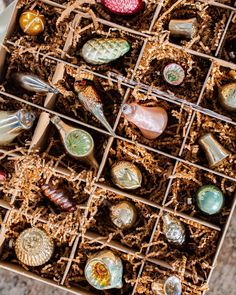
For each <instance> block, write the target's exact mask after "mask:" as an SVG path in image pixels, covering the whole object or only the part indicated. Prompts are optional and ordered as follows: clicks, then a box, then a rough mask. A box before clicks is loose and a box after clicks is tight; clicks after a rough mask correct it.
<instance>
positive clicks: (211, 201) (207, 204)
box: [197, 185, 224, 215]
mask: <svg viewBox="0 0 236 295" xmlns="http://www.w3.org/2000/svg"><path fill="white" fill-rule="evenodd" d="M197 205H198V208H199V209H200V210H201V211H202V212H203V213H205V214H208V215H214V214H217V213H219V212H220V210H221V209H222V207H223V205H224V195H223V193H222V191H221V190H220V189H219V188H218V187H217V186H215V185H204V186H202V187H201V188H200V189H199V190H198V192H197Z"/></svg>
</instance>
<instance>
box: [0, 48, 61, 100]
mask: <svg viewBox="0 0 236 295" xmlns="http://www.w3.org/2000/svg"><path fill="white" fill-rule="evenodd" d="M6 68H7V71H6V76H5V81H4V83H3V87H4V88H5V91H7V92H8V93H11V94H13V95H16V96H18V97H21V98H23V99H24V100H26V101H29V102H33V103H35V104H37V105H40V106H43V105H44V102H45V98H46V95H47V94H46V93H35V92H29V91H27V90H25V89H22V88H21V87H19V85H17V83H16V82H15V81H14V80H13V79H12V75H13V74H14V73H16V72H22V73H31V74H33V75H36V76H37V77H38V78H40V79H42V80H44V81H45V82H47V83H49V84H50V83H51V81H52V78H53V74H54V71H55V68H56V62H55V61H54V60H51V59H48V58H47V59H45V58H44V57H42V56H40V55H38V54H37V51H35V49H34V48H32V52H31V51H30V49H28V48H27V49H23V48H13V47H11V50H10V52H9V54H8V56H7V60H6Z"/></svg>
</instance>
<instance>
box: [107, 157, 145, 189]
mask: <svg viewBox="0 0 236 295" xmlns="http://www.w3.org/2000/svg"><path fill="white" fill-rule="evenodd" d="M111 179H112V182H113V183H114V184H115V185H116V186H118V187H119V188H122V189H136V188H138V187H140V186H141V183H142V174H141V172H140V170H139V169H138V167H137V166H136V165H134V164H132V163H131V162H128V161H119V162H117V163H115V164H114V165H113V166H112V167H111Z"/></svg>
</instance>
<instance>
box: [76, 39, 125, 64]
mask: <svg viewBox="0 0 236 295" xmlns="http://www.w3.org/2000/svg"><path fill="white" fill-rule="evenodd" d="M129 50H130V45H129V43H128V42H127V41H126V40H125V39H122V38H95V39H90V40H89V41H87V42H86V43H85V44H84V46H83V48H82V51H81V56H82V57H83V59H84V60H85V61H86V62H87V63H90V64H93V65H102V64H107V63H109V62H112V61H114V60H116V59H118V58H120V57H121V56H123V55H125V54H126V53H127V52H128V51H129Z"/></svg>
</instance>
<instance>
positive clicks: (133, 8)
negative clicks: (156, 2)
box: [101, 0, 144, 15]
mask: <svg viewBox="0 0 236 295" xmlns="http://www.w3.org/2000/svg"><path fill="white" fill-rule="evenodd" d="M101 3H102V4H103V5H104V6H105V7H106V8H107V9H108V10H109V11H110V12H112V13H115V14H121V15H132V14H135V13H138V12H139V11H140V10H142V9H143V8H144V3H143V1H142V0H101Z"/></svg>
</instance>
